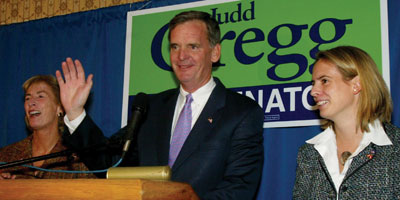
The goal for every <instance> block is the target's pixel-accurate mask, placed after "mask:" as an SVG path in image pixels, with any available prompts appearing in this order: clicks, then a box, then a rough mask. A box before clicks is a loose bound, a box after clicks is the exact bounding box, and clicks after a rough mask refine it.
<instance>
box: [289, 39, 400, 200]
mask: <svg viewBox="0 0 400 200" xmlns="http://www.w3.org/2000/svg"><path fill="white" fill-rule="evenodd" d="M312 85H313V86H312V90H311V96H313V98H314V100H315V102H316V103H317V106H318V109H319V111H320V115H321V117H322V118H324V121H323V123H322V128H324V129H325V130H324V131H323V132H322V133H320V134H319V135H317V136H315V137H314V138H312V139H310V140H307V141H306V144H305V145H303V146H302V147H300V149H299V152H298V157H297V171H296V182H295V187H294V191H293V199H400V192H399V191H400V185H399V181H400V175H399V174H400V143H399V141H400V129H399V128H398V127H395V126H394V125H392V124H391V123H390V119H391V113H392V102H391V98H390V94H389V90H388V88H387V87H386V84H385V82H384V80H383V78H382V76H381V75H380V73H379V71H378V69H377V66H376V64H375V62H374V61H373V60H372V58H371V57H370V56H369V55H368V54H367V53H366V52H365V51H363V50H361V49H359V48H356V47H351V46H340V47H336V48H333V49H329V50H326V51H321V52H319V53H318V54H317V61H316V63H315V65H314V69H313V73H312Z"/></svg>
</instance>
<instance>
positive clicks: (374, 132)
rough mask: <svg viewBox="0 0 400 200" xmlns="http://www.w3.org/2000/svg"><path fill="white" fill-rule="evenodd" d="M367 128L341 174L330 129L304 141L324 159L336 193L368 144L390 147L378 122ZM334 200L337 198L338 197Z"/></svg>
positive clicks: (334, 139)
mask: <svg viewBox="0 0 400 200" xmlns="http://www.w3.org/2000/svg"><path fill="white" fill-rule="evenodd" d="M368 127H369V129H370V132H363V137H362V139H361V141H360V144H359V145H358V147H357V149H356V150H355V152H354V153H352V154H351V156H350V157H349V158H348V159H347V160H346V162H345V164H344V167H343V170H342V172H341V173H340V170H339V159H338V157H337V146H336V135H335V132H334V131H333V130H332V128H331V127H329V128H327V129H325V130H324V131H323V132H322V133H320V134H318V135H317V136H315V137H313V138H311V139H309V140H307V141H306V143H309V144H314V148H315V149H316V150H317V151H318V152H319V154H320V155H321V156H322V158H323V159H324V162H325V165H326V167H327V169H328V172H329V174H330V176H331V178H332V181H333V183H334V184H335V188H336V191H339V187H340V185H341V184H342V181H343V178H344V177H345V175H346V172H347V170H348V169H349V167H350V165H351V162H352V161H353V158H354V157H355V156H357V155H358V154H359V153H360V152H361V151H362V150H364V149H365V147H367V146H368V145H369V144H370V143H374V144H375V145H378V146H384V145H392V142H391V141H390V139H389V137H388V136H387V135H386V133H385V130H384V129H383V127H382V124H381V122H380V121H379V120H375V121H374V122H373V123H370V124H368ZM337 194H338V192H337ZM336 198H338V196H337V197H336Z"/></svg>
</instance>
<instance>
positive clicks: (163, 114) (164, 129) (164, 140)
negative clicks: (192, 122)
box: [155, 89, 179, 165]
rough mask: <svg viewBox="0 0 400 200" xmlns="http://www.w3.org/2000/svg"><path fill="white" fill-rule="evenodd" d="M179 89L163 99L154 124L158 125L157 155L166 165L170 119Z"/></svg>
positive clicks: (172, 115)
mask: <svg viewBox="0 0 400 200" xmlns="http://www.w3.org/2000/svg"><path fill="white" fill-rule="evenodd" d="M178 94H179V89H177V90H176V92H175V93H174V94H173V95H170V96H168V97H166V98H165V99H164V101H163V102H164V103H165V104H164V105H163V108H165V109H162V110H160V111H159V113H158V114H159V115H160V117H159V119H160V121H159V123H160V124H158V125H155V126H157V127H159V128H158V129H157V131H158V136H157V144H158V145H157V147H156V148H157V156H158V161H159V163H160V165H168V156H169V145H170V140H171V126H172V120H173V117H174V111H175V106H176V101H177V98H178Z"/></svg>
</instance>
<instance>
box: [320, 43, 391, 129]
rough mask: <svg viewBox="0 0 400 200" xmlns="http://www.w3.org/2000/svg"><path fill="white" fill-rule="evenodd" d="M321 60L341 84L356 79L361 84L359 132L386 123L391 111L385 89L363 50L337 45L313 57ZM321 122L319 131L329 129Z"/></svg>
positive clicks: (387, 93)
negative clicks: (333, 69) (340, 78)
mask: <svg viewBox="0 0 400 200" xmlns="http://www.w3.org/2000/svg"><path fill="white" fill-rule="evenodd" d="M318 60H324V61H328V62H330V63H332V64H334V65H335V66H336V67H337V69H338V70H339V72H340V73H341V74H342V76H343V79H344V80H345V81H350V80H352V79H353V78H354V77H356V76H358V77H359V80H360V85H361V91H360V99H359V103H358V113H357V121H358V123H357V124H358V127H360V128H361V130H362V131H367V132H369V128H368V123H371V122H373V121H374V120H376V119H379V120H380V121H381V122H390V120H391V114H392V111H393V106H392V100H391V97H390V93H389V90H388V88H387V86H386V84H385V81H384V80H383V78H382V76H381V74H380V73H379V71H378V68H377V66H376V64H375V62H374V61H373V60H372V58H371V56H369V55H368V53H366V52H365V51H363V50H361V49H359V48H357V47H352V46H339V47H336V48H333V49H329V50H326V51H321V52H319V53H318V54H317V58H316V61H318ZM332 125H333V122H332V121H330V120H327V119H325V120H324V121H323V123H322V128H327V127H329V126H332Z"/></svg>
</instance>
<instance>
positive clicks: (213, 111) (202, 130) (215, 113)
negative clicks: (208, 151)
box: [172, 78, 226, 170]
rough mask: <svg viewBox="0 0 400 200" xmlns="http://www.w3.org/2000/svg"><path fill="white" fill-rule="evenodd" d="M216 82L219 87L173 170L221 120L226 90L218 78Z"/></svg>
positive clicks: (216, 87) (183, 147) (211, 96)
mask: <svg viewBox="0 0 400 200" xmlns="http://www.w3.org/2000/svg"><path fill="white" fill-rule="evenodd" d="M214 80H215V82H216V84H217V85H216V86H215V88H214V90H213V92H212V93H211V95H210V98H209V99H208V101H207V103H206V105H205V106H204V108H203V111H202V112H201V114H200V116H199V118H198V119H197V121H196V123H195V124H194V126H193V128H192V130H191V132H190V134H189V136H188V137H187V139H186V141H185V143H184V144H183V146H182V149H181V151H180V153H179V155H178V157H177V159H176V161H175V163H174V165H173V167H172V169H173V170H175V169H176V168H178V167H179V166H180V165H181V164H182V163H184V161H185V160H186V159H187V158H188V157H189V156H190V155H191V154H192V153H193V152H194V151H195V150H196V149H197V148H198V146H199V145H200V144H201V143H202V141H203V138H204V136H206V135H207V134H209V133H211V132H212V129H213V127H215V125H216V124H218V122H219V120H220V118H221V115H222V112H220V109H221V108H223V107H224V106H225V98H226V90H225V87H224V86H223V85H222V83H221V82H220V81H219V80H218V79H217V78H214Z"/></svg>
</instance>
